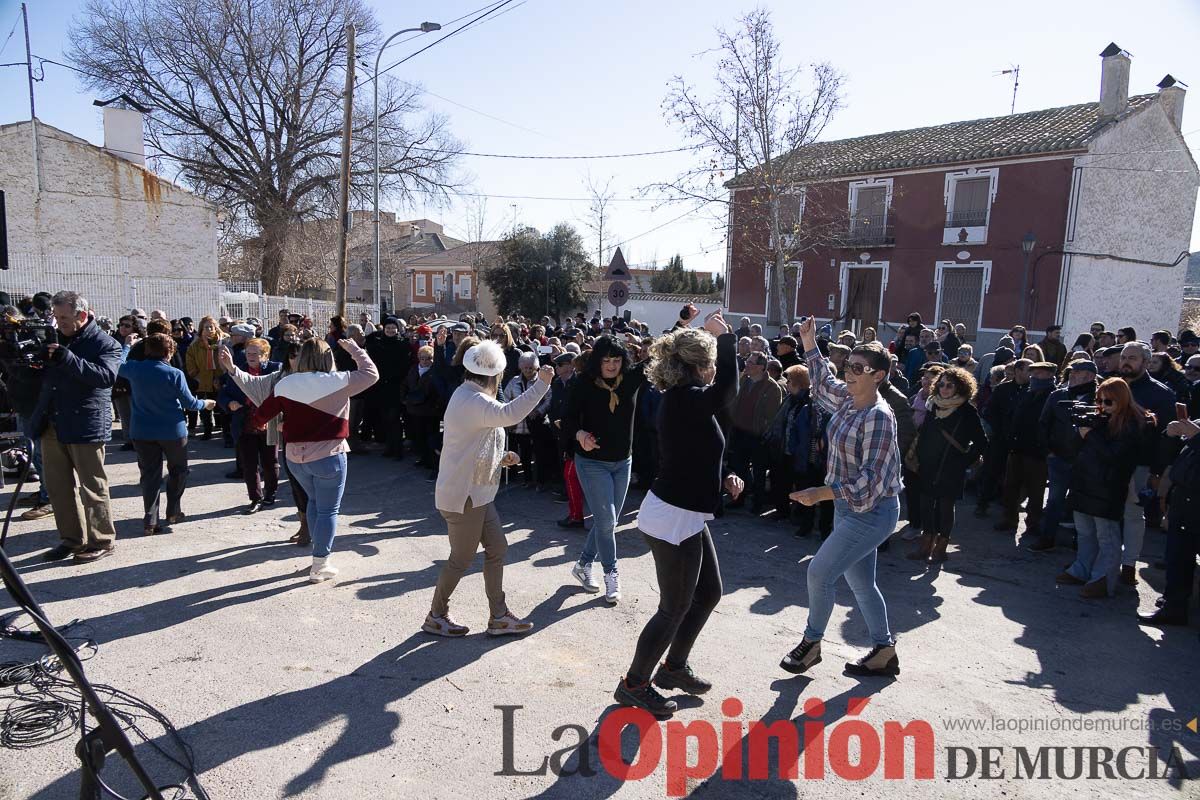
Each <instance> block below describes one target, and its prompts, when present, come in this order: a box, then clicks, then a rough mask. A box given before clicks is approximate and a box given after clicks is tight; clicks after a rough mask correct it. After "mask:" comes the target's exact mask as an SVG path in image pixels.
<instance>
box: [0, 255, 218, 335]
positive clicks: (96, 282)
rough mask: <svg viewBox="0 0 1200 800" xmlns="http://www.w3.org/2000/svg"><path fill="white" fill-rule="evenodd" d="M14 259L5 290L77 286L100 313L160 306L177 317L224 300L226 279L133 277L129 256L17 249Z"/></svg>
mask: <svg viewBox="0 0 1200 800" xmlns="http://www.w3.org/2000/svg"><path fill="white" fill-rule="evenodd" d="M10 261H11V266H10V269H8V270H7V271H5V272H0V290H3V291H5V292H8V293H9V294H10V295H13V296H14V297H15V296H17V295H25V294H34V293H36V292H43V291H44V292H50V293H52V294H53V293H54V292H58V291H62V290H71V291H76V292H79V293H80V294H82V295H83V296H84V297H86V298H87V300H88V302H89V303H90V304H91V307H92V309H93V312H94V313H95V314H96V316H104V317H112V318H114V319H115V318H116V317H118V316H120V315H121V314H124V313H127V312H128V311H129V309H131V308H142V309H145V310H146V311H147V312H149V311H150V310H151V309H155V308H158V309H162V311H163V312H165V313H166V314H167V316H168V317H171V318H175V317H181V316H193V317H195V316H197V315H198V314H207V313H211V312H212V311H214V310H216V309H219V308H220V305H221V292H222V286H221V282H220V281H218V280H215V279H214V280H203V279H200V280H195V279H185V280H177V279H173V278H142V277H137V276H132V275H130V274H129V260H128V259H127V258H122V257H117V256H76V255H48V256H42V255H36V254H33V253H13V254H12V257H11V259H10Z"/></svg>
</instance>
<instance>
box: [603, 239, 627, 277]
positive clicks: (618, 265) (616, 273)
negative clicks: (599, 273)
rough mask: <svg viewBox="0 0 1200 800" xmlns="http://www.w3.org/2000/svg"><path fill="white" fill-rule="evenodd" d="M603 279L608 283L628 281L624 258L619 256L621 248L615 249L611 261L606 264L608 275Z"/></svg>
mask: <svg viewBox="0 0 1200 800" xmlns="http://www.w3.org/2000/svg"><path fill="white" fill-rule="evenodd" d="M604 279H605V280H608V281H627V280H629V268H628V267H626V266H625V256H623V255H621V248H619V247H618V248H617V252H615V253H613V257H612V261H610V262H608V273H607V274H606V275H605V276H604Z"/></svg>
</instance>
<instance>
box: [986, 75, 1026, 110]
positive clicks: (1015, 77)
mask: <svg viewBox="0 0 1200 800" xmlns="http://www.w3.org/2000/svg"><path fill="white" fill-rule="evenodd" d="M992 74H993V75H1012V82H1013V96H1012V107H1011V108H1009V110H1008V113H1009V114H1015V113H1017V87H1019V86H1020V85H1021V65H1020V64H1014V65H1012V66H1010V67H1009V68H1008V69H1002V70H1000V71H999V72H994V73H992Z"/></svg>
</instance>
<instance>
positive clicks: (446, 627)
mask: <svg viewBox="0 0 1200 800" xmlns="http://www.w3.org/2000/svg"><path fill="white" fill-rule="evenodd" d="M421 630H423V631H425V632H426V633H432V634H433V635H434V636H446V637H448V638H451V639H454V638H458V637H460V636H466V635H467V633H468V632H469V631H470V630H471V629H470V628H468V627H467V626H466V625H459V624H458V623H457V622H455V621H454V620H452V619H450V615H449V614H445V615H444V616H441V617H435V616H434V615H433V613H432V612H431V613H430V614H429V615H428V616H427V617H425V624H423V625H422V626H421Z"/></svg>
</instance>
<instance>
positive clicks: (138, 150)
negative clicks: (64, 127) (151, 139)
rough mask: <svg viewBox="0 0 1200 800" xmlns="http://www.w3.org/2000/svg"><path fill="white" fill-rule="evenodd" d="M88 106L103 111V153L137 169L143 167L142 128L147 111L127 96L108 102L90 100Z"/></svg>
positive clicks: (144, 149) (144, 161) (144, 151)
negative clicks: (136, 166) (105, 152)
mask: <svg viewBox="0 0 1200 800" xmlns="http://www.w3.org/2000/svg"><path fill="white" fill-rule="evenodd" d="M92 105H94V106H99V107H100V108H103V109H104V149H105V150H107V151H108V152H110V153H112V154H113V155H114V156H116V157H117V158H123V159H125V160H126V161H132V162H133V163H134V164H137V165H138V166H139V167H144V166H146V135H145V133H144V132H143V130H142V124H143V121H144V119H145V115H146V114H149V113H150V107H149V106H144V105H142V104H141V103H139V102H138V101H136V100H134V99H133V98H132V97H130V96H129V95H127V94H119V95H117V96H116V97H114V98H112V99H111V100H93V101H92Z"/></svg>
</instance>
